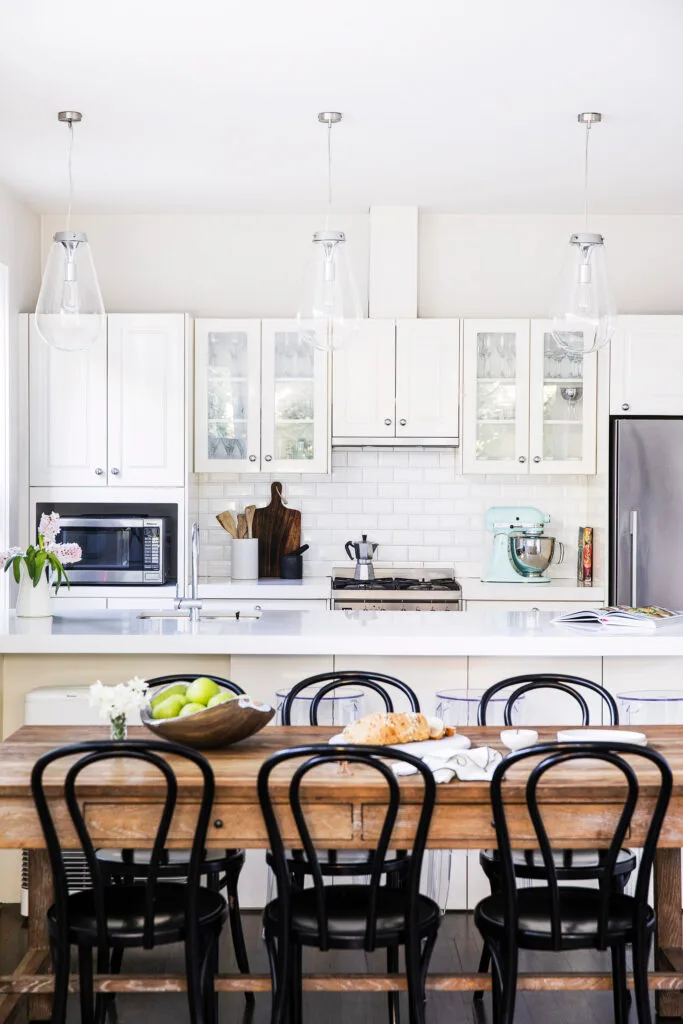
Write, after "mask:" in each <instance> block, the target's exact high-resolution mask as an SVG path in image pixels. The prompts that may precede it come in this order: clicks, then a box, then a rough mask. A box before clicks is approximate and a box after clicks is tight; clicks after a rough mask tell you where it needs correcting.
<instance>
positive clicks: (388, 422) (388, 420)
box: [384, 419, 391, 427]
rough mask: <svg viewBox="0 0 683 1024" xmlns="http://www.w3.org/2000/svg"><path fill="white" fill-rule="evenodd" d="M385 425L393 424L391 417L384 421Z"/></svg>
mask: <svg viewBox="0 0 683 1024" xmlns="http://www.w3.org/2000/svg"><path fill="white" fill-rule="evenodd" d="M384 426H385V427H390V426H391V420H390V419H386V420H385V421H384Z"/></svg>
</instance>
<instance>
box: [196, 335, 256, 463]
mask: <svg viewBox="0 0 683 1024" xmlns="http://www.w3.org/2000/svg"><path fill="white" fill-rule="evenodd" d="M194 338H195V393H194V407H195V453H194V468H195V472H197V473H220V472H221V471H222V470H224V471H226V472H236V473H245V472H250V473H259V472H260V471H261V321H260V320H196V321H195V328H194Z"/></svg>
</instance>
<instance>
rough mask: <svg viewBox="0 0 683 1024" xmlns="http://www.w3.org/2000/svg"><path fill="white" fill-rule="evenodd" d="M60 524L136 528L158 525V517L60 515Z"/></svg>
mask: <svg viewBox="0 0 683 1024" xmlns="http://www.w3.org/2000/svg"><path fill="white" fill-rule="evenodd" d="M59 525H60V526H67V527H79V526H84V527H86V526H87V527H95V528H97V527H111V528H113V529H117V530H118V529H124V530H125V529H127V528H130V529H138V528H140V527H143V526H159V525H160V524H159V520H158V519H97V518H95V519H86V518H82V517H81V516H62V517H60V520H59Z"/></svg>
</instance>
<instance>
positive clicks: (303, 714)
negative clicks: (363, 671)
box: [275, 686, 367, 732]
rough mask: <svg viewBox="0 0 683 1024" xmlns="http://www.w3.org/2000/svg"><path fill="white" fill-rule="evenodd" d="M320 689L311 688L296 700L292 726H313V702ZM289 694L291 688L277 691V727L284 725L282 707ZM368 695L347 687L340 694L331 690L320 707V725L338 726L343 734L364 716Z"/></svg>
mask: <svg viewBox="0 0 683 1024" xmlns="http://www.w3.org/2000/svg"><path fill="white" fill-rule="evenodd" d="M319 688H320V687H317V686H315V687H314V686H311V687H309V688H308V689H307V690H306V691H305V693H301V694H299V696H298V697H295V698H294V703H293V705H292V711H291V715H292V725H310V724H311V701H312V700H313V698H314V697H315V695H316V693H317V692H318V690H319ZM288 693H289V688H287V689H284V690H276V691H275V698H276V699H275V707H276V718H275V721H276V723H277V725H282V705H283V703H284V699H285V697H286V696H287V694H288ZM366 696H367V695H366V694H365V693H364V692H363V690H358V691H356V690H353V689H351V688H350V687H348V686H346V687H343V688H342V689H340V691H339V694H338V695H335V691H334V690H331V691H330V693H328V694H326V695H325V696H324V697H323V699H322V700H321V702H320V705H319V707H318V723H319V724H320V725H338V726H339V731H340V732H341V730H342V729H344V728H345V727H346V726H347V725H349V724H350V723H351V722H355V721H356V720H357V719H358V718H360V717H361V716H362V715H363V713H364V712H363V701H364V698H365V697H366Z"/></svg>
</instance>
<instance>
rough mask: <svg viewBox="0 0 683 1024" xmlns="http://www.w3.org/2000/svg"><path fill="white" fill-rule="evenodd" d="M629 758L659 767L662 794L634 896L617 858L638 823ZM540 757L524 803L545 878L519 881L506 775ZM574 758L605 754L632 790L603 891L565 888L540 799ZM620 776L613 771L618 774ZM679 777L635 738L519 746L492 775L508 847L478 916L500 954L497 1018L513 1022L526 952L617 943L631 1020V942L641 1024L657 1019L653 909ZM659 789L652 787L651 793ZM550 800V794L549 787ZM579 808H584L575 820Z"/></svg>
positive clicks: (623, 1004) (603, 872)
mask: <svg viewBox="0 0 683 1024" xmlns="http://www.w3.org/2000/svg"><path fill="white" fill-rule="evenodd" d="M625 755H627V756H628V758H629V761H633V760H635V762H636V764H639V765H640V767H642V768H645V769H649V768H651V767H652V766H654V768H655V769H656V770H657V774H658V776H659V777H658V779H656V780H654V781H653V782H652V786H651V788H652V789H655V786H656V792H657V798H656V801H655V802H654V807H653V809H652V814H651V817H650V820H649V826H648V830H647V837H646V839H645V845H644V847H643V856H642V859H641V862H640V866H639V868H638V876H637V882H636V890H635V896H626V895H625V894H624V893H623V892H622V891H621V889H620V887H619V886H618V884H617V883H616V876H615V872H614V868H615V864H616V862H617V858H618V857H619V853H620V851H621V845H622V843H623V841H624V839H625V837H626V834H627V832H628V829H629V827H630V825H631V819H632V817H633V812H634V810H635V807H636V802H637V800H638V792H639V783H638V777H637V774H636V771H635V770H634V768H633V767H632V764H631V763H629V761H627V760H626V759H625ZM538 757H540V758H541V760H540V762H539V763H538V764H536V765H534V767H533V768H532V769H531V771H530V772H529V776H528V779H527V782H526V802H527V807H528V810H529V816H530V818H531V821H532V823H533V826H534V831H535V833H536V838H537V840H538V846H539V852H540V857H541V858H542V860H543V864H544V867H545V873H546V876H545V877H546V882H547V885H545V886H542V887H539V888H530V889H529V888H527V889H518V888H517V873H516V870H515V863H514V858H513V850H512V848H511V844H510V834H509V831H508V824H507V818H506V811H505V801H504V799H503V793H504V788H503V779H504V777H505V774H506V772H508V771H509V769H510V768H511V767H512V766H513V765H518V764H519V762H520V761H524V760H525V759H527V758H533V759H534V760H536V759H537V758H538ZM576 761H592V762H595V761H602V762H603V763H604V764H605V765H611V766H612V767H613V768H615V769H617V770H618V771H619V772H621V774H622V776H623V779H624V783H625V787H624V789H625V796H624V802H623V807H622V810H621V813H620V815H619V820H618V822H617V826H616V828H615V831H614V835H613V837H612V841H611V843H610V844H609V847H608V848H607V850H606V851H605V854H604V857H603V860H602V864H601V866H600V868H599V869H597V871H596V877H597V880H598V882H599V888H598V889H591V888H588V887H586V886H577V885H572V886H566V887H565V886H563V887H560V886H559V884H558V883H559V881H560V877H559V872H558V870H557V868H556V857H555V855H554V853H553V850H552V847H551V844H550V841H549V839H548V834H547V831H546V828H545V825H544V821H543V810H542V807H541V806H539V801H538V797H539V793H538V790H539V783H541V781H542V780H543V777H544V776H545V775H546V773H547V772H548V771H550V770H552V769H553V768H555V767H556V766H558V765H559V766H562V765H567V764H571V763H572V762H576ZM648 762H649V763H648ZM611 774H612V773H611ZM672 783H673V776H672V773H671V769H670V768H669V765H668V764H667V762H666V760H665V759H664V758H663V757H662V755H661V754H659V753H658V752H657V751H656V750H652V749H651V748H649V747H637V746H634V745H633V744H630V743H614V744H610V745H609V746H607V744H605V743H547V744H543V745H542V746H537V747H533V748H527V749H526V750H520V751H518V752H517V753H515V754H511V755H510V756H509V757H506V758H505V759H504V760H503V761H502V762H501V763H500V764H499V765H498V766H497V768H496V770H495V772H494V774H493V779H492V781H491V804H492V807H493V822H494V826H495V829H496V839H497V843H498V850H499V853H500V864H501V889H500V892H498V893H495V894H493V895H491V896H487V897H486V898H485V899H483V900H481V902H480V903H478V904H477V906H476V908H475V911H474V920H475V923H476V925H477V927H478V928H479V931H480V932H481V934H482V936H483V938H484V942H485V943H486V945H487V948H488V949H489V950H490V952H491V956H492V961H493V999H494V1024H512V1020H513V1017H514V1012H515V995H516V987H517V959H518V950H519V949H534V950H571V949H599V950H606V949H609V950H610V952H611V954H612V985H613V989H614V1017H615V1021H616V1024H627V1021H628V1000H627V994H628V989H627V987H626V946H627V945H628V944H630V945H631V946H632V947H633V981H634V989H635V1005H636V1011H637V1016H638V1024H651V1015H650V1000H649V995H648V986H647V964H648V956H649V952H650V945H651V942H652V935H653V932H654V927H655V912H654V910H653V909H652V907H650V906H648V903H647V893H648V885H649V882H650V875H651V873H652V864H653V860H654V855H655V851H656V849H657V840H658V838H659V833H660V831H661V828H662V822H663V821H664V815H665V813H666V809H667V806H668V803H669V799H670V797H671V789H672ZM650 792H651V789H650V786H648V796H649V795H650ZM540 795H541V797H542V792H541V794H540ZM580 814H581V809H580V807H577V818H578V817H580Z"/></svg>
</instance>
